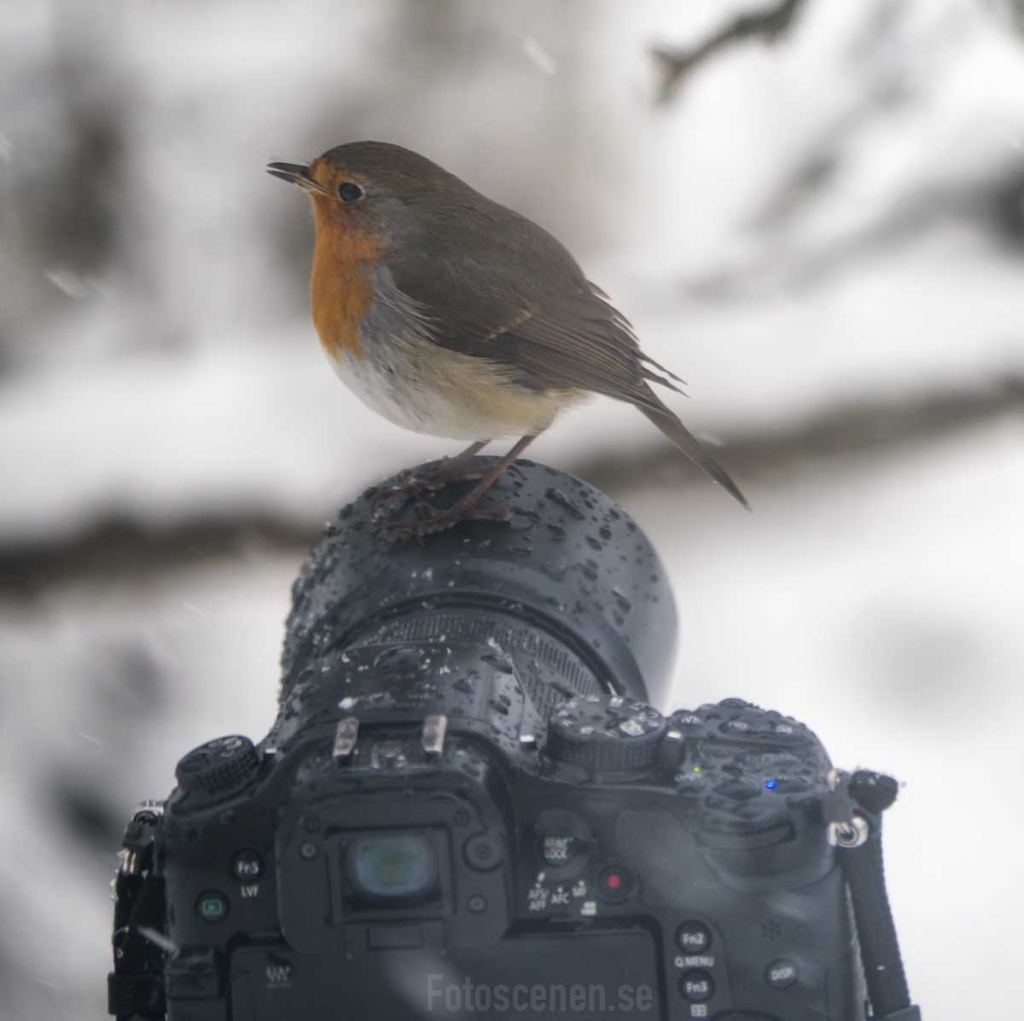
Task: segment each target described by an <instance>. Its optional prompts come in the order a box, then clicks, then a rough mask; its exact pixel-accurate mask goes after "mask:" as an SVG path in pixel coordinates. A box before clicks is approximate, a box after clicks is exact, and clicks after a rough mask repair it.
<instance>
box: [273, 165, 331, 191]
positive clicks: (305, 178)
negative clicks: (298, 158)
mask: <svg viewBox="0 0 1024 1021" xmlns="http://www.w3.org/2000/svg"><path fill="white" fill-rule="evenodd" d="M267 173H268V174H270V176H271V177H277V178H280V179H281V180H282V181H289V182H290V183H291V184H297V185H298V186H299V187H300V188H302V189H304V190H305V191H315V192H318V193H319V194H321V195H326V194H327V193H326V192H325V191H324V190H323V188H321V187H320V184H319V183H318V182H317V181H315V180H314V179H313V175H312V174H310V172H309V167H307V166H305V165H304V164H302V163H268V164H267Z"/></svg>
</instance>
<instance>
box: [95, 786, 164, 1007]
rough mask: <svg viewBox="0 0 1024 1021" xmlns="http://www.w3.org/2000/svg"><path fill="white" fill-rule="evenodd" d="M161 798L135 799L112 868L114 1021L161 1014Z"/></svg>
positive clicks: (110, 986) (110, 996)
mask: <svg viewBox="0 0 1024 1021" xmlns="http://www.w3.org/2000/svg"><path fill="white" fill-rule="evenodd" d="M163 810H164V806H163V802H162V801H146V802H143V803H142V804H141V805H139V806H138V807H137V808H136V809H135V812H134V813H133V815H132V820H131V822H129V823H128V826H127V828H126V829H125V834H124V840H123V842H122V845H121V850H120V851H119V852H118V856H117V857H118V866H117V872H116V873H115V875H114V878H113V879H112V880H111V883H110V893H111V897H112V898H113V901H114V932H113V936H112V939H111V942H112V944H113V950H114V970H113V971H112V972H111V973H110V974H109V975H108V976H107V1009H108V1012H109V1013H111V1014H114V1015H115V1016H116V1017H117V1018H118V1021H135V1019H144V1021H151V1019H159V1018H163V1017H164V1015H165V1011H166V1002H165V996H164V975H163V955H164V952H165V951H166V950H167V947H166V946H165V945H164V944H167V943H169V941H168V940H166V939H156V940H155V939H153V936H154V935H157V934H159V932H160V930H161V929H162V928H163V925H164V889H163V880H161V879H157V877H156V876H155V875H154V854H155V845H156V837H157V831H158V829H159V826H160V821H161V819H162V817H163Z"/></svg>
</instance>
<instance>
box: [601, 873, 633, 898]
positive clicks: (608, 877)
mask: <svg viewBox="0 0 1024 1021" xmlns="http://www.w3.org/2000/svg"><path fill="white" fill-rule="evenodd" d="M632 892H633V875H632V873H631V872H630V871H629V870H628V869H625V868H623V867H622V866H621V865H609V866H608V867H607V868H606V869H604V870H603V871H602V872H601V874H600V875H599V876H598V877H597V895H598V896H599V897H600V898H601V899H602V900H606V901H611V902H612V903H615V902H616V901H622V900H626V898H627V897H629V895H630V893H632Z"/></svg>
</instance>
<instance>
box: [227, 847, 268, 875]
mask: <svg viewBox="0 0 1024 1021" xmlns="http://www.w3.org/2000/svg"><path fill="white" fill-rule="evenodd" d="M231 873H232V875H233V876H234V877H235V879H239V880H241V881H243V882H245V881H246V880H251V879H259V878H260V876H261V875H262V874H263V859H262V858H261V857H260V856H259V855H258V854H257V853H256V852H255V851H248V850H246V851H238V852H236V854H235V856H234V858H232V859H231Z"/></svg>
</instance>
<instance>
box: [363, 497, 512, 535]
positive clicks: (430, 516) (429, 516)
mask: <svg viewBox="0 0 1024 1021" xmlns="http://www.w3.org/2000/svg"><path fill="white" fill-rule="evenodd" d="M416 513H417V514H418V515H419V519H418V520H417V521H388V522H385V523H384V524H383V525H382V526H381V527H382V528H384V529H385V530H386V531H388V532H397V533H399V534H403V535H414V536H416V538H417V539H419V540H421V541H422V540H423V539H424V538H425V537H426V536H428V535H436V534H437V533H438V532H447V531H448V529H449V528H454V527H455V526H456V525H458V524H460V523H461V522H463V521H508V520H509V519H510V518H511V517H512V512H511V511H510V510H509V509H508V507H478V506H477V505H476V504H475V503H470V502H468V501H463V500H456V501H455V503H453V504H452V505H451V507H448V508H445V509H444V510H439V509H438V508H437V507H432V506H431V505H430V504H429V503H426V502H422V501H421V502H420V503H418V504H417V505H416Z"/></svg>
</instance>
